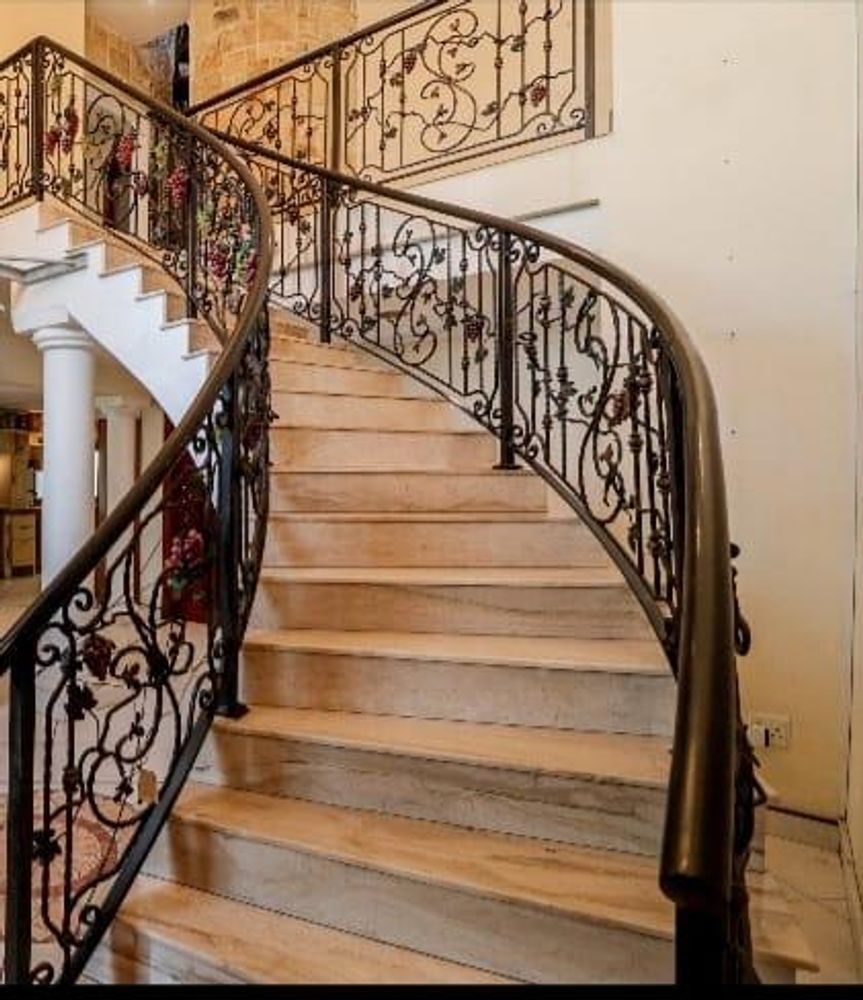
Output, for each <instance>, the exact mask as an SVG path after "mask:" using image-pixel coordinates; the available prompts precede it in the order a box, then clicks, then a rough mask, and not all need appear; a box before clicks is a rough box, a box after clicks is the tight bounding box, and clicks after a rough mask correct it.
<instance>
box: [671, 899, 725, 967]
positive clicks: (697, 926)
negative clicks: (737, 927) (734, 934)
mask: <svg viewBox="0 0 863 1000" xmlns="http://www.w3.org/2000/svg"><path fill="white" fill-rule="evenodd" d="M674 923H675V929H674V964H675V976H674V981H675V984H676V985H677V986H696V985H698V986H708V985H710V986H717V985H722V984H727V983H728V982H729V979H728V953H727V949H726V942H727V941H728V940H729V915H728V912H727V908H725V909H724V911H723V912H721V913H714V912H711V911H704V910H698V909H695V908H687V907H684V906H677V907H676V908H675V921H674Z"/></svg>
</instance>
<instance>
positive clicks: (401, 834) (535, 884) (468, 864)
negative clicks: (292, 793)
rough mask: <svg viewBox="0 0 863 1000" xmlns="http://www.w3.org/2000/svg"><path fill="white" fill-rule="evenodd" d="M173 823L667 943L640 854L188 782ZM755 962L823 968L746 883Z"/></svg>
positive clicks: (661, 900) (663, 905) (788, 921)
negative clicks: (541, 839) (456, 890)
mask: <svg viewBox="0 0 863 1000" xmlns="http://www.w3.org/2000/svg"><path fill="white" fill-rule="evenodd" d="M173 816H174V818H175V821H177V822H181V823H186V824H191V825H193V826H199V827H203V828H206V829H210V830H213V831H217V832H220V833H222V834H225V835H227V836H230V837H236V838H241V839H245V840H251V841H257V842H262V843H267V844H270V845H272V846H276V847H284V848H287V849H290V850H294V851H299V852H301V853H307V854H310V855H317V856H321V857H325V858H327V859H329V860H336V861H339V862H340V863H343V864H346V865H350V866H356V867H359V868H363V869H367V870H372V871H376V872H379V873H383V874H386V875H390V876H395V877H401V878H404V879H408V880H412V881H416V882H421V883H425V884H429V885H438V886H445V887H449V888H454V889H458V890H460V891H462V892H465V893H469V894H473V895H477V896H483V897H486V898H492V899H495V900H498V901H500V902H504V903H506V902H513V903H518V904H521V905H526V906H528V907H531V908H534V909H536V910H538V911H541V912H544V913H549V914H553V915H557V916H562V917H571V918H576V919H579V918H580V919H584V920H588V921H590V922H593V923H596V924H599V925H604V926H609V927H617V928H621V929H625V930H628V931H631V932H635V933H637V934H642V935H645V936H648V937H653V938H659V939H663V940H670V939H671V938H672V937H673V934H674V910H673V907H672V905H671V903H670V902H669V901H668V900H667V899H666V898H665V897H664V896H663V895H662V893H661V892H660V890H659V887H658V881H657V869H656V863H655V862H650V861H649V860H646V859H644V858H643V857H635V856H633V855H628V854H623V853H621V852H610V851H602V850H597V849H595V848H584V847H577V846H575V845H571V844H560V843H555V842H551V841H540V840H534V839H531V838H529V837H521V836H515V835H512V834H502V833H488V832H485V831H476V830H467V829H464V828H460V827H456V826H451V825H448V824H444V823H434V822H429V821H427V820H415V819H404V818H402V817H397V816H390V815H386V814H383V813H371V812H364V811H361V810H357V809H349V808H345V807H340V806H326V805H319V804H317V803H311V802H305V801H300V800H297V799H285V798H274V797H272V796H268V795H260V794H257V793H254V792H244V791H237V790H234V789H230V788H221V787H218V788H214V787H212V786H203V785H199V784H195V783H189V785H187V787H186V789H185V791H184V792H183V795H182V797H181V799H180V801H179V803H178V805H177V807H176V808H175V810H174V813H173ZM749 886H750V893H751V906H752V930H753V941H754V946H755V951H756V955H757V956H759V957H761V958H769V959H771V960H772V961H775V962H779V963H783V964H788V965H793V966H795V967H797V968H805V969H817V965H816V963H815V961H814V959H813V956H812V953H811V951H810V949H809V946H808V944H807V942H806V939H805V937H804V936H803V934H802V931H801V930H800V928H799V926H798V925H797V923H796V921H795V920H794V918H793V916H792V914H791V912H790V910H789V908H788V904H787V902H786V900H785V897H784V895H783V893H782V891H781V889H780V888H779V886H778V885H777V883H776V882H775V881H774V880H773V879H772V878H770V877H769V876H750V879H749Z"/></svg>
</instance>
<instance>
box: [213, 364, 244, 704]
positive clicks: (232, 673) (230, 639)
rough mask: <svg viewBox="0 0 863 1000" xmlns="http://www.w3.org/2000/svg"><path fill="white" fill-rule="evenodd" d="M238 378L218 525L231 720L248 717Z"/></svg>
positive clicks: (231, 392)
mask: <svg viewBox="0 0 863 1000" xmlns="http://www.w3.org/2000/svg"><path fill="white" fill-rule="evenodd" d="M239 388H240V386H239V375H237V374H236V373H235V374H234V375H233V376H232V377H231V379H230V380H229V381H228V382H227V383H226V385H225V388H224V390H223V394H222V399H223V401H224V406H225V412H224V425H223V427H222V428H221V430H222V435H221V439H220V446H221V454H220V456H219V482H218V495H219V504H218V511H219V522H218V545H219V555H218V598H217V604H218V607H217V613H218V623H219V626H220V629H221V636H222V650H221V652H222V663H221V666H222V670H221V677H220V684H219V692H218V693H219V697H218V701H217V705H216V713H217V714H218V715H222V716H226V717H228V718H230V719H238V718H240V717H241V716H243V715H245V713H246V711H247V709H246V707H245V705H243V704H242V703H241V702H240V685H239V681H240V643H241V641H242V636H241V634H240V593H239V584H238V579H237V574H238V572H239V567H240V565H241V559H242V551H241V549H240V513H241V503H240V480H241V476H240V470H239V459H240V439H239V435H238V430H239V426H240V414H239Z"/></svg>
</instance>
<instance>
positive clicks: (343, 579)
mask: <svg viewBox="0 0 863 1000" xmlns="http://www.w3.org/2000/svg"><path fill="white" fill-rule="evenodd" d="M261 580H262V582H265V583H338V584H351V583H361V584H378V585H382V586H396V587H397V586H408V587H423V586H428V587H544V588H578V587H582V588H591V587H620V588H621V589H626V588H625V584H624V582H623V578H622V577H621V576H620V574H619V573H618V572H617V571H616V570H614V569H612V568H605V567H593V566H585V567H578V568H574V569H557V568H550V569H534V568H531V567H515V568H513V567H508V566H479V567H468V568H462V567H454V568H438V567H415V566H392V567H390V566H384V567H377V566H324V567H318V566H311V567H308V566H300V567H265V568H264V569H263V570H262V572H261Z"/></svg>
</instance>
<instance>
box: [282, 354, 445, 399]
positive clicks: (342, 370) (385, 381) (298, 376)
mask: <svg viewBox="0 0 863 1000" xmlns="http://www.w3.org/2000/svg"><path fill="white" fill-rule="evenodd" d="M332 353H335V352H332ZM270 376H271V378H272V383H273V391H274V392H275V393H277V394H278V393H280V392H319V393H332V392H335V393H341V394H343V395H344V394H351V395H354V396H374V397H380V396H396V397H399V398H408V397H410V398H416V399H437V398H439V397H437V396H435V394H434V393H433V392H432V391H431V390H430V389H427V388H426V387H425V386H423V385H421V384H420V383H419V382H417V381H416V380H415V379H412V378H409V377H408V376H407V375H402V374H401V373H400V372H397V371H395V370H387V369H385V368H382V367H381V368H370V367H353V366H352V367H345V366H334V365H330V364H324V363H317V364H311V363H309V362H306V361H302V362H300V361H285V360H281V359H279V358H272V359H271V362H270Z"/></svg>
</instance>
